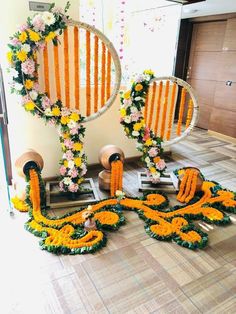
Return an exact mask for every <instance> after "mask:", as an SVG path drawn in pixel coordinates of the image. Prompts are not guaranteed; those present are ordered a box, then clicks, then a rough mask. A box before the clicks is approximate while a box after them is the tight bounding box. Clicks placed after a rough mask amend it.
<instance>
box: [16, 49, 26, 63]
mask: <svg viewBox="0 0 236 314" xmlns="http://www.w3.org/2000/svg"><path fill="white" fill-rule="evenodd" d="M16 56H17V58H18V59H19V60H20V61H22V62H24V61H25V60H26V59H27V53H26V52H25V51H24V50H20V51H18V52H17V53H16Z"/></svg>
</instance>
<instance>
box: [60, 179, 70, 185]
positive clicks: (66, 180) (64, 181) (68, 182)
mask: <svg viewBox="0 0 236 314" xmlns="http://www.w3.org/2000/svg"><path fill="white" fill-rule="evenodd" d="M62 181H63V183H64V184H65V185H70V184H71V183H72V181H71V178H70V177H65V178H64V179H63V180H62Z"/></svg>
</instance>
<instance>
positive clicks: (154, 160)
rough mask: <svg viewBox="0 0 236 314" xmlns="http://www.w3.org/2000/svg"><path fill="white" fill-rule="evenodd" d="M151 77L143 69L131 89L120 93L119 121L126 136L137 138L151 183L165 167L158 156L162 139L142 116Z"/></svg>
mask: <svg viewBox="0 0 236 314" xmlns="http://www.w3.org/2000/svg"><path fill="white" fill-rule="evenodd" d="M153 78H154V73H153V72H152V71H151V70H145V71H144V72H143V74H141V75H138V76H137V77H136V78H135V80H134V81H133V83H132V86H131V89H129V90H128V91H125V92H123V93H122V95H121V107H120V116H121V118H120V123H121V124H122V125H123V126H124V130H125V133H126V135H127V136H128V138H132V139H136V140H137V144H136V147H137V149H138V150H139V151H140V152H142V154H143V155H142V157H141V160H142V161H144V162H145V163H146V166H147V175H148V176H149V177H150V179H151V181H152V182H153V183H157V182H159V181H160V176H161V174H162V173H163V172H164V170H165V169H166V164H165V161H164V159H161V157H160V156H161V154H162V152H163V149H162V147H161V142H162V139H161V138H160V137H157V136H155V134H154V132H153V131H152V130H150V129H149V127H148V126H147V125H146V122H145V119H144V116H143V108H144V106H145V99H146V97H147V92H148V87H149V85H150V83H151V81H152V79H153Z"/></svg>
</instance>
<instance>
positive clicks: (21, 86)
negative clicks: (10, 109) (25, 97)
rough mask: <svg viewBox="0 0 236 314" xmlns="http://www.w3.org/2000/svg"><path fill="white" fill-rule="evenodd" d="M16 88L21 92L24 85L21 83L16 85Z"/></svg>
mask: <svg viewBox="0 0 236 314" xmlns="http://www.w3.org/2000/svg"><path fill="white" fill-rule="evenodd" d="M14 88H15V90H17V91H19V92H20V91H21V90H22V88H23V85H22V84H20V83H14Z"/></svg>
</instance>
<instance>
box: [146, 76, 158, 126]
mask: <svg viewBox="0 0 236 314" xmlns="http://www.w3.org/2000/svg"><path fill="white" fill-rule="evenodd" d="M156 88H157V83H156V82H154V83H153V86H152V99H151V108H150V112H149V121H148V127H149V129H151V125H152V118H153V112H154V103H155V97H156Z"/></svg>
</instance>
